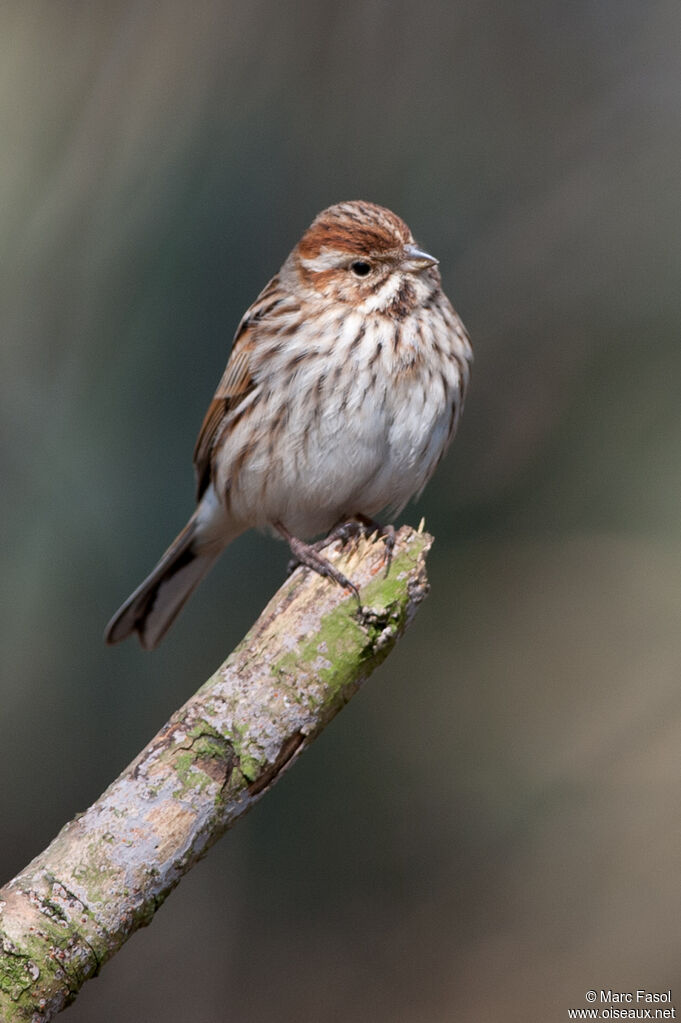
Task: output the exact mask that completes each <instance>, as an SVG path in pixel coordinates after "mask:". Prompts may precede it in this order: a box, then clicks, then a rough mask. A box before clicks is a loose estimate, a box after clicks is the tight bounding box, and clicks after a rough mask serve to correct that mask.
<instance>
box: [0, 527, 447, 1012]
mask: <svg viewBox="0 0 681 1023" xmlns="http://www.w3.org/2000/svg"><path fill="white" fill-rule="evenodd" d="M431 542H432V541H431V538H430V537H429V536H428V535H427V534H425V533H422V532H420V531H419V532H414V531H413V530H411V529H408V528H406V527H403V528H402V529H401V530H400V531H399V533H398V534H397V542H396V546H395V551H394V557H393V562H392V565H391V568H390V571H389V573H388V574H387V575H386V572H385V569H384V564H385V562H384V545H383V542H382V541H378V542H371V541H367V540H361V541H360V542H359V543H358V544H353V545H348V547H347V549H346V550H345V551H342V552H338V551H335V552H334V551H332V552H330V556H331V557H332V558H333V559H334V560H335V561H336V562H337V564H338V565H339V567H340V568H341V570H342V571H343V572H344V573H345V574H346V575H347V576H349V577H350V578H351V579H352V580H353V581H354V582H355V583H356V584H357V585H358V586H359V588H360V594H361V601H362V607H361V609H359V608H358V606H357V601H356V600H355V599H354V598H353V597H351V596H349V595H348V594H347V593H346V592H344V591H342V590H341V589H340V588H339V587H337V586H335V585H332V584H330V583H328V582H326V581H324V580H322V579H320V578H319V577H318V576H315V575H312V574H311V573H310V572H306V571H303V570H302V569H299V570H297V571H296V572H295V573H294V574H293V575H292V576H291V578H290V579H288V580H287V581H286V583H285V584H284V585H283V586H282V587H281V589H280V590H279V591H278V593H277V594H276V595H275V596H274V598H273V599H272V600H271V601H270V603H269V604H268V606H267V607H266V608H265V610H264V611H263V613H262V615H261V616H260V618H259V619H258V621H257V622H256V623H255V625H254V626H253V628H252V629H251V631H250V632H249V633H248V635H247V636H246V637H245V638H244V639H243V640H242V642H241V643H240V644H239V646H238V647H237V648H236V650H235V651H234V652H233V653H232V654H231V656H230V657H229V658H228V659H227V660H226V661H225V663H224V664H223V665H222V666H221V667H220V668H219V669H218V670H217V671H216V672H215V674H214V675H213V676H212V677H211V678H210V679H208V681H207V682H206V683H205V684H204V685H203V686H202V687H201V688H200V689H199V690H198V692H197V693H196V695H195V696H193V697H192V698H191V699H190V700H189V701H188V702H187V703H186V704H185V705H184V707H182V708H181V709H180V710H178V711H177V712H176V713H175V714H174V715H173V717H172V718H171V719H170V721H168V723H167V724H166V725H164V727H163V728H162V729H161V731H160V732H159V733H158V735H156V737H155V738H154V739H152V741H151V742H150V743H149V745H148V746H147V747H146V748H145V749H144V750H143V751H142V752H141V753H140V754H139V756H138V757H137V758H136V759H135V760H134V761H133V763H132V764H131V765H130V766H129V767H128V768H127V769H126V770H125V771H124V772H123V773H122V774H121V776H120V777H119V778H118V779H117V780H116V781H115V782H113V784H112V785H110V786H109V788H108V789H107V790H106V792H104V794H103V795H102V796H101V797H100V798H99V799H98V800H97V802H96V803H94V804H93V805H92V806H91V807H90V808H89V809H88V810H86V811H85V813H83V814H82V815H80V816H78V817H76V818H75V819H74V820H72V821H71V822H70V823H68V824H67V825H66V826H65V827H64V828H63V829H62V831H61V832H60V833H59V835H57V837H56V838H55V839H54V841H53V842H52V843H51V845H49V846H48V848H47V849H46V850H45V851H44V852H43V853H41V854H40V855H39V856H37V857H36V858H35V859H34V860H33V861H32V862H31V863H30V864H29V865H28V866H27V867H26V869H25V870H23V871H22V872H21V873H20V874H18V875H17V877H15V878H14V879H13V880H12V881H10V882H9V884H7V885H6V886H5V887H4V888H2V889H0V1020H1V1021H2V1023H14V1021H18V1020H22V1021H25V1020H31V1021H32V1023H41V1021H43V1020H49V1019H51V1018H52V1017H53V1016H54V1015H55V1014H56V1013H58V1012H59V1011H60V1010H61V1009H63V1008H64V1007H65V1006H66V1005H68V1004H69V1003H70V1002H72V1001H73V999H74V998H75V997H76V995H77V993H78V991H79V989H80V988H81V986H82V984H83V983H84V982H85V981H86V980H87V979H88V978H89V977H92V976H94V975H95V974H96V973H97V972H98V971H99V969H100V968H101V966H102V964H103V963H105V962H106V960H107V959H109V958H111V956H113V955H114V954H115V953H116V951H117V950H118V949H119V948H120V947H121V945H122V944H123V943H124V942H125V941H126V940H127V938H128V937H129V936H130V935H131V934H132V933H133V932H134V931H135V930H137V928H138V927H142V926H144V925H145V924H148V923H149V922H150V921H151V919H152V917H153V915H154V913H155V911H156V909H157V908H158V907H159V906H160V905H161V903H162V902H163V900H164V899H165V898H166V896H167V895H168V894H169V893H170V892H171V891H172V889H173V888H174V887H175V885H176V884H177V883H178V881H179V880H180V878H181V877H182V875H183V874H184V873H185V872H186V871H187V870H189V869H190V867H191V866H192V865H193V864H194V863H195V862H196V861H197V860H198V859H199V858H200V857H201V856H203V855H204V854H205V852H206V850H207V849H208V848H209V847H210V846H211V845H212V844H213V843H214V842H215V841H216V840H217V839H218V838H219V837H220V835H222V834H223V832H224V831H225V830H226V829H227V828H229V827H230V826H231V825H232V824H233V823H234V822H235V821H236V820H237V819H238V818H239V817H240V816H241V815H242V814H244V813H245V812H246V811H247V810H249V809H250V808H251V806H252V805H253V804H254V802H255V801H256V800H257V799H259V798H260V797H261V796H262V795H263V793H264V792H265V791H266V790H267V789H268V788H269V787H270V786H271V785H272V784H273V783H274V782H275V781H276V780H277V778H279V776H280V775H281V774H282V772H283V771H284V770H285V769H286V768H288V767H289V766H290V765H291V764H292V763H293V761H294V760H295V759H296V758H297V757H298V756H299V755H300V753H301V752H302V751H303V749H305V747H306V746H307V745H308V744H309V743H310V742H311V741H312V739H314V737H315V736H316V735H318V734H319V732H320V731H321V730H322V729H323V728H324V726H325V725H326V724H327V722H328V721H329V720H330V719H331V718H332V717H333V716H334V715H335V714H336V713H337V712H338V711H339V710H340V709H341V708H342V707H343V705H344V704H345V703H347V701H348V700H349V699H350V697H351V696H352V695H353V694H354V693H355V692H356V691H357V689H358V688H359V687H360V685H361V684H362V682H363V681H364V680H365V679H366V678H367V677H368V675H369V674H370V673H371V672H372V671H373V669H374V668H375V667H376V666H377V665H378V664H379V663H380V662H381V661H382V660H383V659H384V658H385V657H386V655H387V654H388V653H389V651H390V650H391V649H392V647H393V646H394V644H395V642H396V640H397V638H398V637H399V636H400V635H401V633H402V632H403V631H404V629H405V628H406V626H407V625H408V623H409V622H410V621H411V619H412V617H413V615H414V614H415V612H416V610H417V608H418V606H419V604H420V603H421V601H422V600H423V598H424V597H425V596H426V594H427V592H428V583H427V579H426V573H425V556H426V554H427V552H428V550H429V548H430V545H431Z"/></svg>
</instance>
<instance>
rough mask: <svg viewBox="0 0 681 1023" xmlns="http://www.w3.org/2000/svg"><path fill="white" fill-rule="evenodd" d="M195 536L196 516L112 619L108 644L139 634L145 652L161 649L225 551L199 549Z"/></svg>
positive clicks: (209, 548)
mask: <svg viewBox="0 0 681 1023" xmlns="http://www.w3.org/2000/svg"><path fill="white" fill-rule="evenodd" d="M196 532H197V518H196V515H194V516H192V518H191V519H190V520H189V522H188V523H187V525H186V526H185V527H184V529H183V530H182V532H181V533H180V534H179V536H178V537H176V539H175V540H174V541H173V543H172V544H171V545H170V547H169V548H168V550H167V551H166V552H165V554H164V555H163V557H162V558H161V560H160V561H159V563H158V565H157V566H156V568H155V569H154V570H153V572H152V573H151V574H150V575H149V576H147V578H146V579H145V580H144V582H143V583H142V584H141V585H140V586H138V587H137V589H136V590H135V592H134V593H132V594H131V595H130V596H129V597H128V599H127V600H126V602H125V603H124V604H123V606H122V607H120V608H119V609H118V611H117V612H116V614H115V615H114V616H113V618H112V619H111V621H110V622H109V624H108V625H107V627H106V630H105V633H104V638H105V640H106V642H107V643H119V642H120V641H121V640H122V639H126V638H127V637H128V636H130V635H132V633H133V632H136V633H137V635H138V637H139V641H140V643H141V644H142V646H143V647H144V649H145V650H153V649H154V647H156V646H158V644H159V643H160V642H161V640H162V639H163V637H164V636H165V634H166V632H167V631H168V629H169V628H170V626H171V625H172V624H173V622H174V621H175V619H176V617H177V615H178V614H179V613H180V611H181V610H182V608H183V607H184V605H185V603H186V602H187V600H188V599H189V597H190V596H191V595H192V593H193V592H194V590H195V589H196V587H197V586H198V585H199V583H200V582H201V580H202V579H203V577H204V576H205V575H206V573H207V572H208V570H209V569H210V568H211V566H212V564H213V562H214V561H215V559H216V558H217V557H218V555H219V554H220V552H221V550H222V546H216V545H215V544H212V545H209V546H208V547H205V546H201V547H200V546H199V545H198V544H197V543H196V539H197V537H196Z"/></svg>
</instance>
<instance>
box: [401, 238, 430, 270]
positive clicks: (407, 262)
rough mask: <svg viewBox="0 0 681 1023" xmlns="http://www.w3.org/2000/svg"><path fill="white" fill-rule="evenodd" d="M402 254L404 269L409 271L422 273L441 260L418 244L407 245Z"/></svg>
mask: <svg viewBox="0 0 681 1023" xmlns="http://www.w3.org/2000/svg"><path fill="white" fill-rule="evenodd" d="M402 251H403V256H402V269H403V270H406V271H407V273H420V271H421V270H425V269H426V267H429V266H437V264H438V262H439V260H437V259H436V258H435V256H431V255H429V254H428V253H427V252H424V251H423V249H419V248H417V247H416V245H405V246H404V249H403V250H402Z"/></svg>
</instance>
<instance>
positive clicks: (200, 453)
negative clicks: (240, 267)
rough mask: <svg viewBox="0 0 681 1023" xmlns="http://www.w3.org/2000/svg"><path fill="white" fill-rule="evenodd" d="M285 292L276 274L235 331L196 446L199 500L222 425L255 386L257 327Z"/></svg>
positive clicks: (209, 474)
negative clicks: (253, 366)
mask: <svg viewBox="0 0 681 1023" xmlns="http://www.w3.org/2000/svg"><path fill="white" fill-rule="evenodd" d="M280 296H281V290H280V284H279V279H278V277H273V278H272V280H271V281H270V282H269V284H268V285H267V286H266V287H265V288H264V289H263V290H262V291H261V292H260V294H259V295H258V297H257V298H256V300H255V302H254V303H253V305H252V306H251V307H250V308H249V309H248V310H247V311H246V313H245V314H244V316H243V317H242V319H241V322H240V323H239V326H238V327H237V331H236V334H235V335H234V343H233V345H232V351H231V353H230V356H229V359H228V361H227V366H226V368H225V372H224V373H223V374H222V379H221V380H220V383H219V384H218V388H217V390H216V392H215V394H214V395H213V400H212V401H211V403H210V405H209V406H208V411H207V412H206V415H205V417H204V420H203V423H202V425H201V429H200V431H199V436H198V438H197V441H196V446H195V448H194V468H195V470H196V487H197V500H200V499H201V497H202V496H203V493H204V491H205V490H206V488H207V487H208V485H209V483H210V479H211V471H212V457H211V456H212V454H213V449H214V448H215V444H216V442H217V440H218V437H220V436H221V434H222V429H223V427H224V426H226V425H227V422H226V421H227V416H228V413H230V412H231V411H232V410H233V409H235V408H236V407H237V406H238V405H239V404H240V403H241V402H242V401H243V400H244V399H245V398H246V397H248V395H249V394H250V393H251V391H252V390H253V389H254V387H255V381H254V380H253V377H252V376H251V368H250V362H251V353H252V351H253V347H254V344H255V340H256V334H257V327H258V324H259V323H261V322H262V320H263V319H264V318H265V317H266V316H267V315H268V314H269V313H271V312H272V310H273V309H274V308H275V306H277V305H279V301H280Z"/></svg>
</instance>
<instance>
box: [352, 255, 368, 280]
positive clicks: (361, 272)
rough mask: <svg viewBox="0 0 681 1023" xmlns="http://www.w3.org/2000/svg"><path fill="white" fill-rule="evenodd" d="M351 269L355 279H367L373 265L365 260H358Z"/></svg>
mask: <svg viewBox="0 0 681 1023" xmlns="http://www.w3.org/2000/svg"><path fill="white" fill-rule="evenodd" d="M350 269H351V270H352V272H353V274H354V275H355V277H366V275H367V274H368V273H369V271H370V270H371V263H367V262H366V260H364V259H356V260H355V262H354V263H351V264H350Z"/></svg>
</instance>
